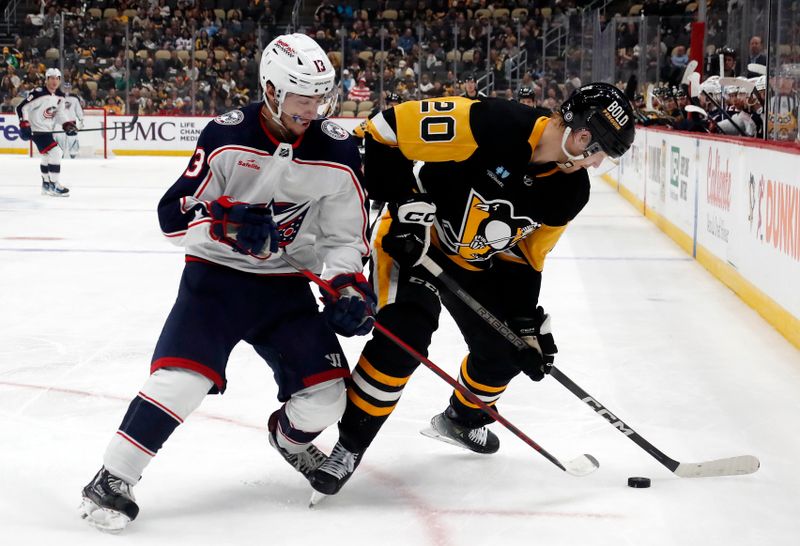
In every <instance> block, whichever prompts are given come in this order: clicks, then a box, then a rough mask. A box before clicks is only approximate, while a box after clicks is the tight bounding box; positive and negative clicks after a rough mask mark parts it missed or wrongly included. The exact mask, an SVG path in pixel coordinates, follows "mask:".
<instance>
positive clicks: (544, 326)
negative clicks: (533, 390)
mask: <svg viewBox="0 0 800 546" xmlns="http://www.w3.org/2000/svg"><path fill="white" fill-rule="evenodd" d="M508 325H509V326H510V327H511V329H512V330H514V331H515V332H516V333H517V335H518V336H519V337H520V338H522V340H523V341H524V342H525V343H527V344H528V345H529V346H530V348H528V349H523V350H521V351H519V355H518V358H517V360H516V362H515V364H516V365H517V367H518V368H519V369H520V370H522V372H523V373H524V374H525V375H527V376H528V377H530V378H531V379H533V380H534V381H541V380H542V379H543V378H544V376H545V375H547V374H548V373H550V368H551V367H552V366H553V362H554V361H555V356H554V355H555V354H556V353H557V352H558V348H557V347H556V342H555V340H554V339H553V332H552V331H551V330H550V315H548V314H547V313H545V312H544V309H542V307H541V306H539V307H537V308H536V311H535V312H534V313H533V316H532V317H522V318H513V319H511V320H509V321H508Z"/></svg>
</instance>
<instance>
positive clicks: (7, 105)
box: [0, 86, 17, 114]
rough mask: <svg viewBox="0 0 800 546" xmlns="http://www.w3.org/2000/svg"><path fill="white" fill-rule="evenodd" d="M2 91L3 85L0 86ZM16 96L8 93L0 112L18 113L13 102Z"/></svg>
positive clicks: (0, 104)
mask: <svg viewBox="0 0 800 546" xmlns="http://www.w3.org/2000/svg"><path fill="white" fill-rule="evenodd" d="M0 92H2V86H0ZM13 98H14V97H13V96H12V95H11V94H7V95H6V96H5V98H3V102H2V103H0V114H14V113H16V110H17V109H16V107H15V106H14V104H13V103H12V102H11V99H13Z"/></svg>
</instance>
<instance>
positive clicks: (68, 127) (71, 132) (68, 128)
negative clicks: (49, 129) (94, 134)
mask: <svg viewBox="0 0 800 546" xmlns="http://www.w3.org/2000/svg"><path fill="white" fill-rule="evenodd" d="M61 128H62V129H64V133H65V134H66V135H67V136H78V126H77V125H75V124H74V123H73V122H71V121H68V122H66V123H65V124H64V125H62V126H61Z"/></svg>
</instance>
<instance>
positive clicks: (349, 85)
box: [342, 68, 356, 96]
mask: <svg viewBox="0 0 800 546" xmlns="http://www.w3.org/2000/svg"><path fill="white" fill-rule="evenodd" d="M355 85H356V80H355V79H353V75H352V74H351V72H350V70H348V69H347V68H345V69H344V70H342V87H343V88H344V94H345V96H347V95H349V94H350V90H351V89H353V87H354V86H355Z"/></svg>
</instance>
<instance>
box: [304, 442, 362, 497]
mask: <svg viewBox="0 0 800 546" xmlns="http://www.w3.org/2000/svg"><path fill="white" fill-rule="evenodd" d="M361 455H362V453H353V452H352V451H348V450H347V449H345V448H344V447H343V446H342V443H341V442H336V445H335V446H334V447H333V451H332V452H331V454H330V457H328V458H327V459H326V460H325V462H324V463H322V464H321V465H320V467H319V468H318V469H316V470H315V471H314V472H313V473H312V474H311V476H309V478H308V481H309V482H311V487H313V488H314V490H315V491H316V492H317V493H321V494H322V495H335V494H336V493H338V492H339V490H340V489H341V488H342V486H343V485H344V484H345V483H346V482H347V480H349V479H350V476H352V475H353V472H355V470H356V468H358V464H359V463H360V462H361ZM322 498H324V497H323V496H320V495H317V494H316V493H315V494H314V495H313V496H312V497H311V505H312V506H313V505H314V504H316V503H317V502H319V500H321V499H322Z"/></svg>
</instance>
